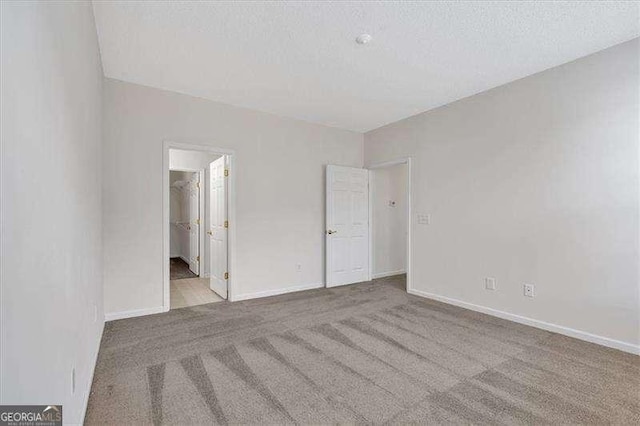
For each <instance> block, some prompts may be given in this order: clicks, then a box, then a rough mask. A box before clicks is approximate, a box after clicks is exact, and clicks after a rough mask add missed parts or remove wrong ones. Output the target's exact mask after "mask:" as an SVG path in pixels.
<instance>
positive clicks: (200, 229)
mask: <svg viewBox="0 0 640 426" xmlns="http://www.w3.org/2000/svg"><path fill="white" fill-rule="evenodd" d="M198 185H200V187H199V188H198V189H199V191H198V220H199V221H200V222H198V259H199V260H198V276H199V277H201V276H202V275H203V272H204V263H205V256H204V239H205V237H204V236H205V233H204V223H205V220H204V217H205V214H206V213H205V205H204V204H205V197H204V188H205V186H206V182H205V180H204V169H202V170H199V171H198ZM169 245H171V241H169Z"/></svg>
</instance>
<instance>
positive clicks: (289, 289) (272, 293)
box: [231, 283, 324, 302]
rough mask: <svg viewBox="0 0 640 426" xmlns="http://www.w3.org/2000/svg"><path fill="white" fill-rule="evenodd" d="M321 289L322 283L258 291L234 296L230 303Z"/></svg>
mask: <svg viewBox="0 0 640 426" xmlns="http://www.w3.org/2000/svg"><path fill="white" fill-rule="evenodd" d="M323 287H324V283H320V284H305V285H298V286H292V287H283V288H278V289H275V290H267V291H259V292H257V293H245V294H238V295H236V296H233V298H231V301H232V302H239V301H240V300H249V299H258V298H260V297H269V296H277V295H279V294H285V293H293V292H294V291H304V290H312V289H314V288H323Z"/></svg>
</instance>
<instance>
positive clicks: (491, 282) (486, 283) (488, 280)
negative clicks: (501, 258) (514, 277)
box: [484, 277, 496, 290]
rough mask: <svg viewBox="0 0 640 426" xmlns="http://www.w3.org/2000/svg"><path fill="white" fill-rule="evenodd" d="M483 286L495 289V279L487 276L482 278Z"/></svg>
mask: <svg viewBox="0 0 640 426" xmlns="http://www.w3.org/2000/svg"><path fill="white" fill-rule="evenodd" d="M484 288H485V289H487V290H495V289H496V279H495V278H491V277H487V278H485V279H484Z"/></svg>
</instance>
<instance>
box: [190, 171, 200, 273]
mask: <svg viewBox="0 0 640 426" xmlns="http://www.w3.org/2000/svg"><path fill="white" fill-rule="evenodd" d="M199 181H200V179H199V176H198V173H193V177H192V178H191V180H190V181H189V269H191V272H193V273H194V274H196V275H200V244H199V241H198V236H199V235H200V202H199V201H200V187H199Z"/></svg>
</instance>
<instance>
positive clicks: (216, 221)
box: [207, 155, 229, 299]
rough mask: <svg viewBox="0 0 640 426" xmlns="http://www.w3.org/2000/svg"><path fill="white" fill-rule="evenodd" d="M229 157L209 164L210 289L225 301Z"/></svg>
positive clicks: (208, 232)
mask: <svg viewBox="0 0 640 426" xmlns="http://www.w3.org/2000/svg"><path fill="white" fill-rule="evenodd" d="M227 175H228V166H227V156H226V155H223V156H222V157H220V158H218V159H217V160H216V161H214V162H213V163H211V164H209V180H210V184H209V200H210V202H211V206H210V209H209V226H210V229H209V230H208V231H207V234H208V236H209V254H210V256H211V258H210V262H209V265H211V275H210V282H209V287H210V288H211V290H213V291H215V292H216V293H217V294H218V295H219V296H220V297H222V298H223V299H226V298H227V277H228V276H227V232H228V224H229V222H228V221H227V179H226V176H227Z"/></svg>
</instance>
